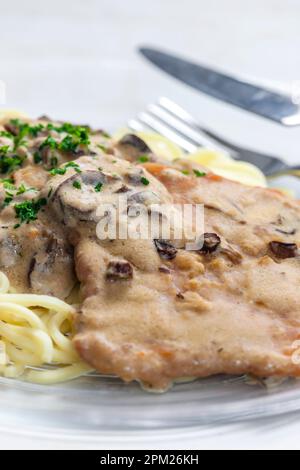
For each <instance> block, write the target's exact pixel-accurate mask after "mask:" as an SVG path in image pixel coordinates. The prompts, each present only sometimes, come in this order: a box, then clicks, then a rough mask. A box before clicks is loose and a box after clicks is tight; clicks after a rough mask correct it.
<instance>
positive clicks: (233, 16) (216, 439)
mask: <svg viewBox="0 0 300 470" xmlns="http://www.w3.org/2000/svg"><path fill="white" fill-rule="evenodd" d="M141 44H150V45H156V46H159V47H161V48H165V49H169V50H172V51H175V52H177V53H181V54H183V55H186V56H188V57H190V58H192V59H196V60H197V61H200V62H202V63H206V64H209V65H212V66H216V67H218V68H221V69H223V70H224V71H229V72H232V73H235V74H239V75H242V76H245V77H248V78H252V79H255V80H257V81H259V82H262V83H263V82H266V83H273V84H274V86H276V87H280V88H282V89H290V88H291V86H292V82H293V81H299V82H300V53H299V51H300V1H299V0H243V1H241V0H209V1H207V0H151V1H150V0H149V1H142V0H126V1H125V0H98V1H96V0H84V1H83V0H81V1H79V0H72V1H71V0H51V1H49V2H42V1H39V0H26V1H24V0H19V1H17V0H9V1H7V0H0V80H3V81H4V82H5V84H6V90H7V103H6V107H10V108H12V107H13V108H20V109H23V110H24V111H26V112H28V113H29V114H31V115H32V116H38V115H40V114H43V113H46V114H48V115H50V116H52V117H56V118H62V119H69V120H75V121H78V122H82V123H88V122H90V123H92V124H94V125H97V126H100V127H104V128H107V129H108V130H113V129H115V128H118V127H119V126H123V125H124V124H125V123H126V120H127V119H128V118H129V117H131V116H134V115H135V113H137V112H138V111H139V110H141V109H142V108H143V107H144V106H145V105H146V104H147V103H148V102H150V101H153V100H155V99H156V98H157V97H158V96H160V95H166V96H168V97H170V98H173V99H174V100H175V101H177V102H178V103H179V104H181V105H183V106H184V107H186V108H187V109H188V110H190V111H192V112H193V113H194V114H195V116H197V118H198V119H199V120H201V121H202V122H205V123H206V124H207V126H208V127H211V128H212V129H214V130H216V131H218V132H219V133H223V134H224V135H225V136H227V137H231V138H232V139H233V140H235V141H237V142H239V143H243V144H248V145H251V146H252V147H254V148H258V149H260V150H265V151H269V152H275V153H277V154H278V155H280V156H281V157H283V158H286V159H287V160H288V161H290V162H299V161H300V155H299V142H300V128H295V129H284V128H281V127H280V126H278V125H276V124H273V123H271V122H268V121H264V120H262V119H260V118H257V117H253V116H251V115H250V114H247V113H244V112H241V111H238V110H236V109H233V108H231V107H229V106H225V105H223V104H221V103H219V102H216V101H214V100H212V99H211V98H207V97H204V96H201V95H200V94H198V93H196V92H195V91H193V90H191V89H188V88H186V87H185V86H183V85H182V84H179V83H178V82H176V81H173V80H172V79H170V78H169V77H167V76H165V75H163V74H162V73H160V72H158V71H157V70H156V69H154V68H152V67H151V66H150V65H149V64H147V63H146V62H145V61H144V60H143V59H142V58H141V57H139V55H138V54H137V52H136V48H137V46H138V45H141ZM0 406H1V404H0ZM298 422H299V424H298ZM299 434H300V420H299V421H298V417H297V416H295V415H294V416H293V419H291V418H290V417H286V418H281V419H280V420H271V421H270V420H268V421H266V422H265V423H259V424H257V425H255V426H254V425H253V424H244V425H238V426H236V427H230V428H229V429H228V428H219V429H218V430H210V431H209V432H204V431H203V430H201V429H199V431H193V432H192V433H187V434H186V435H185V436H182V435H180V436H178V435H172V433H169V434H164V435H163V436H141V435H140V436H139V440H138V442H139V444H136V445H139V446H141V447H143V446H148V447H152V448H153V447H156V446H157V447H160V448H163V447H166V448H168V447H170V446H173V447H175V446H177V447H179V448H180V447H189V448H192V447H196V448H197V447H199V448H203V447H209V448H214V447H223V448H224V447H225V448H226V447H233V448H234V447H238V448H241V447H253V446H254V447H288V446H289V445H290V446H298V447H300V444H298V435H299ZM132 439H133V438H132V437H131V436H129V435H128V436H123V437H121V436H120V437H119V438H118V440H116V441H113V439H112V438H110V437H109V436H108V437H106V438H104V439H103V446H104V447H108V446H115V447H120V446H121V445H122V446H127V447H128V446H129V447H130V446H131V447H132V446H133V447H134V446H135V444H132V442H133V441H132ZM21 445H23V446H26V447H28V446H37V445H42V446H55V447H65V446H67V445H71V444H70V443H67V442H61V441H60V442H56V443H50V442H47V441H45V440H43V441H42V443H40V444H38V442H37V441H36V440H35V439H34V440H32V439H25V438H23V437H21V436H14V437H12V436H5V435H3V436H1V439H0V446H3V447H16V446H21ZM76 446H78V445H76Z"/></svg>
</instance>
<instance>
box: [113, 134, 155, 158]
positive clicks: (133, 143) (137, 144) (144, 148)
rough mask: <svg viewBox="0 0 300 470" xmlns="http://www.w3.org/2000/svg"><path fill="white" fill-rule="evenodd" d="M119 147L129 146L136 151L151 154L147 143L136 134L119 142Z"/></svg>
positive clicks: (129, 135)
mask: <svg viewBox="0 0 300 470" xmlns="http://www.w3.org/2000/svg"><path fill="white" fill-rule="evenodd" d="M119 145H129V146H130V147H133V148H134V149H135V150H138V151H139V152H142V153H150V152H151V149H150V147H148V145H147V144H146V142H144V141H143V140H142V139H141V138H140V137H138V136H137V135H135V134H126V135H124V137H122V139H121V140H120V141H119Z"/></svg>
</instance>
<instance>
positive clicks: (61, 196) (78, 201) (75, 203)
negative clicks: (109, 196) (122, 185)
mask: <svg viewBox="0 0 300 470" xmlns="http://www.w3.org/2000/svg"><path fill="white" fill-rule="evenodd" d="M108 181H109V176H107V175H105V174H104V173H103V172H101V171H94V170H86V171H83V172H81V173H76V174H75V175H72V176H70V177H69V178H67V179H64V180H63V181H62V182H61V183H60V184H59V185H58V187H57V188H56V190H55V191H54V193H53V195H52V202H53V205H54V207H55V210H56V212H57V213H58V214H59V215H60V217H61V218H62V219H63V222H64V223H65V224H66V225H68V226H74V225H76V223H77V222H78V221H96V214H95V211H96V209H97V207H98V203H99V197H98V194H99V193H98V192H96V187H97V185H98V184H99V183H100V184H101V185H103V184H105V183H107V182H108Z"/></svg>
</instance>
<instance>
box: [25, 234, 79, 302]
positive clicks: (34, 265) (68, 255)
mask: <svg viewBox="0 0 300 470" xmlns="http://www.w3.org/2000/svg"><path fill="white" fill-rule="evenodd" d="M28 281H29V286H30V287H31V288H32V290H33V291H34V292H35V293H37V294H48V295H54V296H57V297H59V298H66V297H67V296H68V295H69V293H70V292H71V290H72V288H73V286H74V284H75V274H74V263H73V250H72V248H71V246H69V245H68V244H66V242H64V241H63V240H61V239H58V238H56V237H55V236H54V235H53V236H52V237H51V238H50V239H49V241H48V244H47V245H46V246H45V247H44V249H40V250H39V251H38V252H37V253H36V254H35V255H34V257H33V258H32V259H31V261H30V265H29V270H28Z"/></svg>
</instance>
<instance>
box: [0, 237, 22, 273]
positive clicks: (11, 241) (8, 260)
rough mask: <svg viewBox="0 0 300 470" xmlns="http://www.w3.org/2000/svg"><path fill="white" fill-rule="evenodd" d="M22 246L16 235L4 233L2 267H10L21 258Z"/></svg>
mask: <svg viewBox="0 0 300 470" xmlns="http://www.w3.org/2000/svg"><path fill="white" fill-rule="evenodd" d="M21 251H22V248H21V245H20V243H19V241H18V240H17V238H16V237H14V236H10V235H8V234H3V238H2V240H1V241H0V267H1V268H9V267H11V266H13V265H14V264H16V263H17V262H18V260H19V259H20V254H21Z"/></svg>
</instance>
